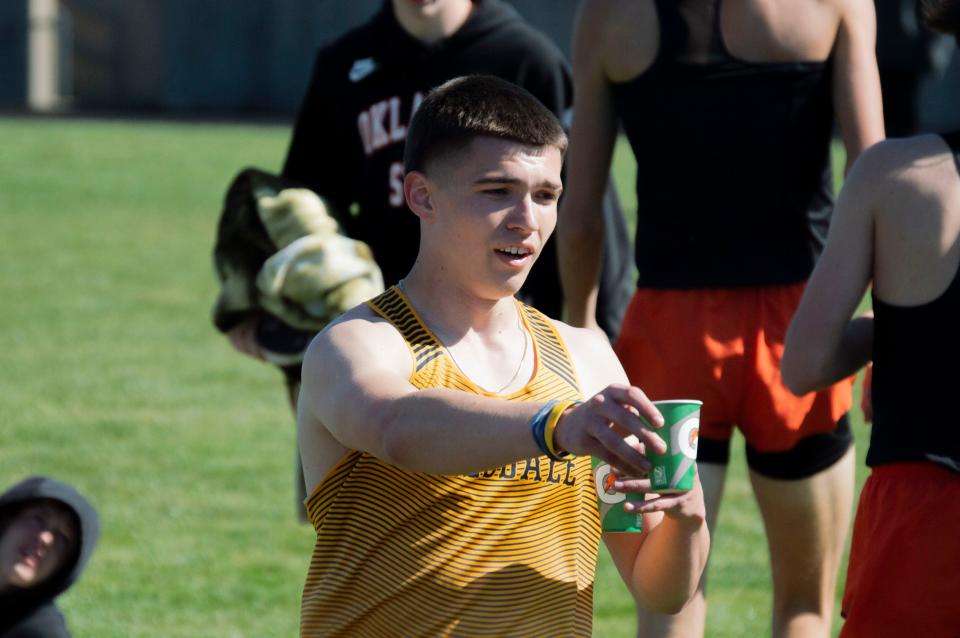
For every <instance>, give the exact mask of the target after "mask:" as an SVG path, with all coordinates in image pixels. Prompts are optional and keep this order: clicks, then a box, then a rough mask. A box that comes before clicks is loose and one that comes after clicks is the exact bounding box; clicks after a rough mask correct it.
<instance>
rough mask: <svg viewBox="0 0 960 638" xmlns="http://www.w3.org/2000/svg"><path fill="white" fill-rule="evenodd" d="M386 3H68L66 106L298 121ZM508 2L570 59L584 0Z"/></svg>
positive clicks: (10, 51) (17, 82) (2, 28)
mask: <svg viewBox="0 0 960 638" xmlns="http://www.w3.org/2000/svg"><path fill="white" fill-rule="evenodd" d="M382 1H383V0H60V7H61V14H60V28H59V32H60V33H61V36H62V37H61V48H62V50H61V56H60V57H61V60H62V72H61V80H60V86H61V93H62V94H63V95H64V101H63V105H64V107H65V108H66V109H69V110H74V111H81V112H83V111H88V112H91V111H111V112H116V111H121V112H147V113H158V114H186V115H195V114H211V115H223V114H229V115H234V116H236V115H241V116H242V115H253V114H257V115H275V116H281V117H288V116H290V115H291V114H292V113H294V112H295V110H296V108H297V105H298V103H299V101H300V98H301V96H302V94H303V91H304V89H305V88H306V83H307V80H308V77H309V73H310V67H311V64H312V61H313V56H314V52H315V51H316V49H317V47H318V46H320V45H321V44H323V43H326V42H329V41H330V40H332V39H333V38H335V37H336V36H338V35H339V34H341V33H343V32H344V31H346V30H348V29H350V28H351V27H353V26H356V25H358V24H360V23H361V22H363V21H364V20H366V19H368V18H369V17H370V16H371V15H372V14H373V13H374V12H376V11H377V10H378V9H379V7H380V6H381V5H382ZM507 1H508V2H510V3H511V4H512V5H514V6H515V7H516V9H517V10H518V11H519V12H520V14H521V15H523V16H524V17H525V18H526V19H527V20H528V21H529V22H531V23H532V24H534V25H535V26H536V27H537V28H539V29H541V30H542V31H544V32H545V33H546V34H547V35H548V36H549V37H550V38H551V39H553V41H554V42H555V43H556V44H557V45H558V46H559V47H560V49H561V50H563V51H564V52H565V53H567V54H568V55H569V48H570V47H569V44H570V40H571V35H572V30H573V22H574V17H575V13H576V7H577V6H578V4H579V0H507ZM889 1H891V2H892V1H893V0H889ZM897 1H898V2H906V1H907V0H897ZM27 4H28V0H0V106H3V107H6V108H10V107H13V108H22V107H24V106H25V105H26V94H27V76H26V64H27V52H26V50H27V28H28V25H27ZM879 6H880V5H878V7H879ZM895 55H897V54H895ZM947 55H948V56H949V55H952V61H951V62H950V64H949V66H947V67H946V71H945V72H943V74H942V75H939V76H935V77H933V78H932V79H930V80H928V81H927V82H926V83H925V85H924V87H923V90H922V91H921V93H920V95H921V100H922V103H923V105H922V108H921V109H920V119H921V123H922V124H924V126H925V127H926V128H928V129H943V128H947V127H954V126H960V107H958V106H957V105H960V56H958V55H957V54H956V51H955V50H953V51H951V50H950V49H949V47H948V49H947Z"/></svg>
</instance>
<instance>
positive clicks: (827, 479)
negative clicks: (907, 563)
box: [707, 447, 856, 638]
mask: <svg viewBox="0 0 960 638" xmlns="http://www.w3.org/2000/svg"><path fill="white" fill-rule="evenodd" d="M855 457H856V455H855V454H854V450H853V447H851V448H850V450H848V451H847V453H846V454H845V455H844V456H843V457H842V458H841V459H840V460H839V461H837V462H836V463H834V464H833V465H832V466H830V467H829V468H827V469H826V470H823V471H822V472H820V473H819V474H815V475H813V476H811V477H809V478H806V479H802V480H797V481H782V480H775V479H771V478H767V477H764V476H761V475H759V474H757V473H755V472H752V471H751V472H750V482H751V484H752V485H753V491H754V494H755V495H756V497H757V504H758V505H759V506H760V512H761V514H762V515H763V523H764V526H765V527H766V530H767V545H768V547H769V550H770V565H771V568H772V570H773V636H774V638H781V637H784V638H786V637H790V638H792V637H797V638H800V637H802V638H818V637H824V638H826V637H828V636H830V628H831V624H832V622H833V606H834V595H835V593H836V585H837V570H838V568H839V565H840V558H841V555H842V553H843V546H844V541H845V540H846V538H847V531H848V529H849V527H850V513H851V508H852V507H853V480H854V463H855ZM707 511H708V512H709V510H707Z"/></svg>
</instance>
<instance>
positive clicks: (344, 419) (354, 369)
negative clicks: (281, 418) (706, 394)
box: [299, 308, 663, 474]
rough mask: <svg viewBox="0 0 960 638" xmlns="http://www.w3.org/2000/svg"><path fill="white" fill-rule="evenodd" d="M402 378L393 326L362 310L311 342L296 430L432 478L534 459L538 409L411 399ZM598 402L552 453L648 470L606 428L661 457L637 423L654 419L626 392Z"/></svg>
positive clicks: (440, 394) (452, 395) (438, 397)
mask: <svg viewBox="0 0 960 638" xmlns="http://www.w3.org/2000/svg"><path fill="white" fill-rule="evenodd" d="M606 348H607V349H608V350H609V349H610V348H609V345H608V344H607V345H606ZM610 356H613V355H612V353H611V355H610ZM410 371H411V359H410V354H409V351H408V350H407V349H406V345H405V344H404V343H403V340H402V338H401V337H400V335H399V334H398V333H396V331H395V330H394V329H393V327H392V326H390V325H389V324H386V323H385V322H383V321H382V320H380V319H379V318H376V317H374V316H373V315H372V312H371V311H369V310H368V309H365V308H361V309H355V310H353V311H351V312H350V313H349V314H348V315H347V316H346V318H345V319H344V320H342V321H339V322H338V323H336V324H334V325H332V326H331V327H329V328H328V329H327V330H325V331H324V332H322V333H321V334H320V335H318V336H317V338H316V339H314V341H313V343H312V344H311V346H310V349H309V350H308V352H307V356H306V359H305V361H304V374H303V386H302V389H301V395H300V397H301V398H300V407H299V419H300V421H301V423H300V427H301V430H303V429H304V428H316V427H320V428H324V429H325V430H326V431H327V432H329V434H330V435H331V436H332V437H333V438H334V439H335V440H336V441H337V442H338V443H339V444H340V445H342V446H343V447H345V448H347V449H354V450H362V451H364V452H368V453H370V454H372V455H374V456H376V457H377V458H380V459H382V460H384V461H387V462H389V463H392V464H394V465H397V466H400V467H403V468H405V469H409V470H413V471H422V472H431V473H436V474H465V473H471V472H477V471H482V470H487V469H490V468H493V467H498V466H501V465H504V464H506V463H511V462H513V461H517V460H520V459H524V458H530V457H535V456H539V455H540V454H541V452H540V450H539V449H538V448H537V446H536V444H535V442H534V440H533V437H532V435H531V432H530V422H531V421H532V419H533V417H534V415H535V414H536V412H537V411H538V410H539V408H540V407H541V406H542V405H543V404H542V403H539V402H516V401H504V400H501V399H494V398H487V397H482V396H478V395H475V394H471V393H468V392H461V391H457V390H448V389H425V390H420V389H417V388H415V387H414V386H413V385H411V384H410V382H409V380H408V379H409V376H410ZM602 395H603V397H604V398H603V399H601V400H590V401H587V402H585V403H583V404H582V405H579V406H577V407H575V408H573V409H570V410H569V411H568V412H567V413H566V414H565V416H563V418H562V419H561V423H562V424H563V428H564V430H565V431H567V432H576V433H577V435H578V436H577V437H576V438H574V439H571V440H570V441H569V443H568V442H567V441H565V442H564V444H565V446H566V447H564V448H562V449H564V450H566V451H568V452H572V453H574V454H593V455H596V456H600V457H602V458H605V459H606V460H608V462H611V463H612V464H614V465H619V466H621V467H625V468H628V469H629V470H630V471H633V472H638V473H641V472H644V471H646V470H648V469H649V463H648V461H647V460H646V458H645V457H644V456H643V455H641V454H640V453H638V452H637V451H636V450H634V449H633V448H632V447H630V446H629V445H628V444H627V443H625V442H624V441H623V438H622V437H621V436H618V435H615V434H614V433H613V431H612V430H611V429H610V423H611V422H614V423H617V424H618V425H619V426H620V427H622V428H623V429H624V431H626V432H630V433H633V434H635V435H637V436H638V437H639V438H640V440H641V441H645V442H646V443H647V444H653V445H655V446H657V447H658V448H660V449H662V447H663V443H662V441H660V440H659V439H658V438H657V437H656V435H654V434H652V433H651V431H650V429H649V428H648V426H647V425H646V424H645V423H644V421H643V420H642V419H641V418H640V417H639V416H637V414H639V415H640V416H642V417H643V418H645V419H647V420H648V421H649V422H651V423H654V424H660V423H662V417H661V416H660V413H659V412H658V411H657V410H656V408H655V407H654V406H653V404H652V403H651V402H650V401H649V400H648V399H647V398H646V396H644V395H643V393H642V392H639V391H638V390H637V389H636V388H628V387H626V386H614V387H608V388H605V389H603V390H602ZM629 408H632V409H633V410H636V412H637V414H635V413H634V412H631V411H630V409H629ZM558 429H559V426H558ZM558 442H559V439H558Z"/></svg>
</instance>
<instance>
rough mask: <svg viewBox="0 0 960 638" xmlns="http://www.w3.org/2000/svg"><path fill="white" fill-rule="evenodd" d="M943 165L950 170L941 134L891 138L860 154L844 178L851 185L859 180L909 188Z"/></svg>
mask: <svg viewBox="0 0 960 638" xmlns="http://www.w3.org/2000/svg"><path fill="white" fill-rule="evenodd" d="M943 168H945V169H946V170H947V171H948V172H953V170H954V166H953V162H952V153H951V152H950V148H949V146H947V144H946V142H945V141H944V139H943V138H942V137H941V136H939V135H935V134H925V135H916V136H914V137H905V138H892V139H887V140H884V141H882V142H879V143H877V144H874V145H873V146H871V147H870V148H868V149H867V150H865V151H864V152H863V153H861V155H860V156H859V157H858V158H857V161H856V162H855V163H854V165H853V168H852V169H851V171H850V175H849V176H848V178H847V181H848V182H850V186H852V187H853V186H856V185H857V184H860V183H862V184H863V185H865V186H868V187H875V186H876V185H877V183H878V182H881V181H884V182H886V183H888V184H890V185H896V186H899V187H911V186H917V185H918V184H919V183H922V182H924V181H928V180H929V177H930V175H931V173H933V172H935V171H937V170H938V169H943ZM845 186H846V184H845Z"/></svg>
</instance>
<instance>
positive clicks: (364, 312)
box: [306, 303, 403, 361]
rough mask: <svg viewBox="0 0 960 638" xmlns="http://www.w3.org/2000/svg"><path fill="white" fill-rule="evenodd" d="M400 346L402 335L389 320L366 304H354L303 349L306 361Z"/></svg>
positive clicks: (324, 359) (348, 355) (401, 344)
mask: <svg viewBox="0 0 960 638" xmlns="http://www.w3.org/2000/svg"><path fill="white" fill-rule="evenodd" d="M402 346H403V337H402V336H401V335H400V333H399V332H398V331H397V329H396V328H395V327H394V325H393V324H392V323H390V322H389V321H387V320H386V319H384V318H383V317H382V316H380V315H379V314H378V313H377V312H376V311H374V310H373V308H371V307H370V306H369V305H368V304H366V303H363V304H360V305H359V306H354V307H353V308H351V309H350V310H348V311H347V312H345V313H343V314H342V315H340V316H339V317H337V318H336V319H335V320H333V321H331V322H330V323H329V324H328V325H327V327H326V328H324V329H323V330H322V331H320V333H319V334H317V336H316V337H314V339H313V341H312V342H311V343H310V347H309V348H308V350H307V355H306V358H307V360H312V359H319V360H321V361H326V360H328V359H329V358H330V357H331V356H341V357H350V356H351V354H352V353H357V354H364V353H367V354H368V353H369V352H371V351H377V350H380V349H384V348H387V349H396V348H398V347H402Z"/></svg>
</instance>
